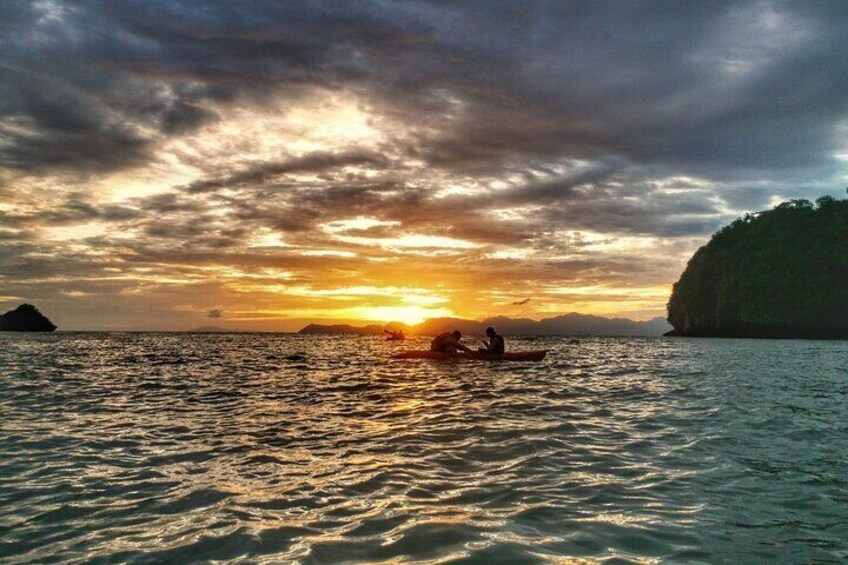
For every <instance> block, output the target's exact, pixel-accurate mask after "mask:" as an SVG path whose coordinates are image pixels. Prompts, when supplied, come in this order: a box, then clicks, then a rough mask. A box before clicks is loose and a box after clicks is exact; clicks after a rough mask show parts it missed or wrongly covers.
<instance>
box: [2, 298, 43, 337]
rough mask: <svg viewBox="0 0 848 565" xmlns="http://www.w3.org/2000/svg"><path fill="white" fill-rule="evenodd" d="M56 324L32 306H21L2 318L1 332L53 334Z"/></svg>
mask: <svg viewBox="0 0 848 565" xmlns="http://www.w3.org/2000/svg"><path fill="white" fill-rule="evenodd" d="M55 329H56V326H55V324H53V322H51V321H50V320H48V319H47V318H46V317H45V316H44V315H43V314H42V313H41V312H39V311H38V308H36V307H35V306H33V305H32V304H21V305H20V306H18V307H17V308H15V309H14V310H10V311H9V312H6V313H5V314H3V315H2V316H0V332H52V331H53V330H55Z"/></svg>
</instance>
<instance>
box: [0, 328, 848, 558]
mask: <svg viewBox="0 0 848 565" xmlns="http://www.w3.org/2000/svg"><path fill="white" fill-rule="evenodd" d="M425 344H426V341H425V340H423V339H421V340H411V341H407V342H405V343H398V342H386V341H384V340H383V339H382V338H370V337H364V338H362V337H334V336H317V337H316V336H299V335H290V334H180V333H55V334H38V335H36V334H29V335H24V334H0V561H2V562H3V563H6V564H14V563H206V562H232V563H399V562H404V563H406V562H415V563H465V562H468V563H551V562H553V563H571V562H577V563H596V562H602V563H655V562H659V563H778V562H779V563H844V562H845V561H846V560H848V342H836V341H834V342H825V341H764V340H717V339H716V340H713V339H682V338H576V339H573V338H535V339H534V338H525V339H518V338H512V339H508V340H507V347H508V348H510V349H542V348H546V349H550V350H551V351H550V353H549V355H548V357H547V358H546V359H545V360H544V361H543V362H539V363H486V362H475V361H459V360H453V361H432V360H405V361H392V360H389V356H390V355H391V354H392V353H393V352H398V351H401V350H403V349H407V348H422V347H425Z"/></svg>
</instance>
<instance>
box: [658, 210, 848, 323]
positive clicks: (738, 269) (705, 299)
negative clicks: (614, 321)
mask: <svg viewBox="0 0 848 565" xmlns="http://www.w3.org/2000/svg"><path fill="white" fill-rule="evenodd" d="M668 321H669V322H670V323H671V325H672V326H674V329H673V330H672V331H671V332H669V335H678V336H693V337H758V338H801V339H804V338H808V339H848V200H836V199H834V198H831V197H824V198H820V199H818V200H817V201H816V203H815V204H813V203H811V202H809V201H807V200H791V201H789V202H784V203H783V204H780V205H779V206H777V207H776V208H774V209H772V210H769V211H765V212H759V213H756V214H747V215H745V216H744V217H742V218H740V219H738V220H736V221H735V222H733V223H732V224H730V225H729V226H726V227H724V228H722V229H721V230H719V231H718V232H717V233H716V234H715V235H713V237H712V239H711V240H710V242H709V243H707V245H705V246H703V247H701V248H700V249H698V251H697V252H696V253H695V254H694V255H693V256H692V258H691V259H690V260H689V264H688V265H687V267H686V270H685V271H684V272H683V274H682V275H681V277H680V280H679V281H677V283H675V285H674V288H673V291H672V295H671V298H670V300H669V303H668Z"/></svg>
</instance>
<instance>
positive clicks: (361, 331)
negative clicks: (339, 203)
mask: <svg viewBox="0 0 848 565" xmlns="http://www.w3.org/2000/svg"><path fill="white" fill-rule="evenodd" d="M488 326H492V327H494V328H495V329H496V330H497V331H498V332H500V333H502V334H504V335H576V336H590V335H591V336H659V335H662V334H664V333H665V332H667V331H669V330H670V329H671V325H670V324H669V323H668V322H667V321H666V320H665V319H664V318H659V317H657V318H653V319H651V320H648V321H645V322H637V321H635V320H628V319H627V318H604V317H601V316H591V315H586V314H577V313H571V314H564V315H562V316H555V317H553V318H546V319H544V320H538V321H537V320H531V319H530V318H507V317H504V316H498V317H495V318H488V319H486V320H483V321H482V322H479V321H476V320H463V319H461V318H433V319H430V320H426V321H424V322H421V323H420V324H416V325H414V326H407V325H404V324H400V323H397V322H392V323H390V324H386V325H384V326H381V325H378V324H372V325H368V326H351V325H348V324H336V325H322V324H309V325H308V326H306V327H305V328H303V329H301V330H300V332H298V333H302V334H355V335H378V334H382V333H383V331H384V330H397V329H402V330H403V331H404V332H406V333H408V334H418V335H436V334H439V333H442V332H448V331H453V330H459V331H461V332H462V333H464V334H470V335H473V334H483V332H484V331H485V330H486V328H487V327H488Z"/></svg>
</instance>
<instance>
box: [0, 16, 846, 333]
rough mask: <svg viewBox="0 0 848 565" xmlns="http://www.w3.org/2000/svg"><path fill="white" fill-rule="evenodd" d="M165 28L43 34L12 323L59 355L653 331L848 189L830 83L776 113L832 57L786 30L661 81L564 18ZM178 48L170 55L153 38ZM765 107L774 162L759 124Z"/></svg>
mask: <svg viewBox="0 0 848 565" xmlns="http://www.w3.org/2000/svg"><path fill="white" fill-rule="evenodd" d="M244 9H245V10H246V11H250V9H249V8H246V7H245V8H244ZM348 9H349V10H350V13H346V12H345V11H346V10H348ZM162 10H163V12H162V13H159V14H154V11H149V12H148V11H146V10H145V9H142V8H139V9H138V10H112V11H108V16H107V15H104V14H101V13H99V12H98V9H97V8H95V7H94V6H88V5H70V4H68V5H65V4H63V3H61V2H38V3H33V4H32V5H31V6H30V7H29V8H27V10H23V12H26V13H23V12H22V15H21V16H20V17H21V18H23V19H22V20H21V21H22V22H23V21H25V22H28V23H27V24H26V26H24V27H25V28H26V29H27V32H26V33H23V32H22V33H21V34H20V35H14V36H9V39H8V41H7V42H6V43H5V49H7V50H9V52H10V54H11V55H12V57H11V59H10V60H12V61H16V62H15V64H14V65H12V66H11V67H9V68H8V69H7V70H8V73H9V74H8V80H5V81H4V85H5V86H4V89H5V90H4V92H7V94H8V96H5V97H4V99H8V100H9V104H8V106H7V108H6V110H5V113H4V114H3V115H2V116H0V152H2V153H3V159H2V160H1V161H0V238H2V241H3V247H2V251H0V266H2V270H0V295H2V296H3V298H2V299H0V302H2V304H0V306H11V305H13V304H15V303H18V302H21V301H32V302H35V303H38V304H39V305H41V306H42V307H43V308H46V309H47V310H49V311H50V312H51V314H52V316H53V317H54V318H55V319H56V321H57V322H58V323H59V325H60V327H62V328H63V329H82V328H91V329H109V328H123V329H185V328H190V327H194V326H199V325H204V324H207V323H208V322H209V320H208V319H207V318H208V313H209V312H213V311H214V312H216V313H220V314H221V316H220V318H215V320H214V323H216V324H221V325H224V326H226V327H232V328H238V329H262V330H276V329H280V330H291V329H297V327H298V326H299V325H301V324H302V323H303V322H304V321H305V320H336V321H351V320H352V321H393V320H394V321H401V322H407V323H413V322H417V321H421V320H422V319H424V318H426V317H433V316H458V317H465V318H474V319H481V318H484V317H487V316H496V315H506V316H517V317H529V318H536V319H538V318H541V317H545V316H552V315H556V314H561V313H567V312H571V311H579V312H581V313H585V314H599V315H605V316H625V317H630V318H634V319H640V320H643V319H648V318H651V317H654V316H663V315H664V314H665V304H666V301H667V300H668V295H669V292H670V288H671V285H672V283H673V282H674V281H675V280H676V277H677V276H679V274H680V272H681V271H682V269H683V268H684V266H685V263H686V261H687V259H688V258H689V257H690V256H691V254H692V252H693V251H694V250H695V249H697V248H698V247H699V246H700V245H703V244H704V243H705V242H706V241H707V240H708V239H709V236H710V234H711V233H712V232H713V231H714V230H715V229H717V228H718V227H719V226H721V225H723V224H725V223H727V222H729V221H731V220H732V219H734V218H735V217H738V216H739V215H741V214H743V213H745V212H747V211H751V210H756V209H761V208H763V207H766V206H768V205H769V204H770V203H774V202H779V201H783V200H785V199H787V198H798V197H812V198H815V197H817V196H820V195H821V194H822V193H826V192H828V191H831V192H832V191H833V188H834V187H838V186H844V184H845V183H846V182H848V175H846V169H845V159H844V155H845V154H846V144H845V125H844V124H845V123H846V121H845V118H844V116H843V115H842V113H840V112H842V111H841V110H839V111H837V109H838V108H841V106H839V104H836V103H834V104H831V103H827V104H824V103H819V104H818V106H816V107H822V108H833V109H834V110H833V113H834V115H833V116H828V117H827V118H824V117H822V116H824V114H822V115H821V116H820V115H819V114H811V113H810V112H807V111H806V110H805V109H806V108H809V107H813V106H815V104H816V100H818V99H819V98H820V99H821V100H822V101H827V100H835V99H836V98H834V96H833V95H830V94H828V90H827V85H828V84H830V82H828V80H825V78H823V77H811V78H810V80H809V81H808V82H806V83H805V82H804V81H803V80H802V78H800V77H799V78H798V80H796V81H795V82H796V83H797V84H801V83H805V84H809V85H811V86H810V87H809V88H808V90H807V91H805V92H806V93H807V94H808V95H809V96H810V97H811V98H812V100H803V99H802V97H800V95H799V96H795V97H792V96H790V97H788V98H786V99H785V100H783V101H781V99H776V100H775V99H773V98H772V97H773V96H775V88H774V87H773V86H771V83H770V82H769V80H770V77H771V75H770V74H769V73H771V72H777V71H776V69H780V68H782V66H786V65H790V64H792V62H793V61H796V58H797V57H802V53H804V50H805V49H809V50H811V51H810V52H816V51H815V49H816V47H815V41H816V36H815V35H813V34H811V33H810V31H811V30H812V29H816V26H814V25H813V23H814V22H813V19H808V20H804V21H805V24H804V25H803V26H800V27H796V26H793V25H790V24H789V22H792V21H794V20H793V19H792V18H791V13H790V12H791V10H792V9H791V8H790V7H788V6H787V7H783V8H782V7H781V6H779V5H775V6H772V7H771V8H770V9H769V10H766V11H764V12H763V13H768V14H769V15H768V17H765V16H764V15H763V14H760V13H759V12H758V11H757V10H753V11H752V10H743V11H741V12H737V11H733V10H728V12H727V13H726V14H722V13H721V10H717V11H716V14H715V17H716V18H718V19H719V20H720V22H722V25H721V29H722V30H723V32H722V34H720V36H716V37H713V36H712V35H710V34H706V35H703V36H701V35H698V32H697V30H691V33H692V34H693V35H692V37H699V38H700V39H699V40H698V41H694V40H693V41H691V42H688V43H686V44H685V45H679V46H677V47H675V48H669V49H667V50H662V52H661V53H660V52H658V53H656V54H655V56H656V58H657V59H656V60H655V61H654V60H651V61H642V62H641V66H639V67H638V68H639V69H640V70H639V72H640V73H642V74H640V75H638V76H637V75H632V76H631V74H629V73H631V72H634V73H635V72H636V71H635V70H634V66H633V64H632V61H630V58H629V57H630V56H631V53H632V52H633V51H632V47H633V46H632V45H630V44H629V43H628V42H627V41H623V40H621V38H618V37H615V36H611V37H607V38H606V39H605V40H604V43H603V49H593V48H591V46H587V45H584V44H583V43H581V42H586V41H589V42H591V41H595V40H594V39H592V40H589V39H587V38H586V37H585V36H584V35H583V34H581V33H579V30H580V29H582V28H581V27H580V24H579V21H578V20H579V18H577V19H575V18H576V16H574V14H571V12H570V11H569V9H568V8H566V7H565V6H561V7H554V6H550V7H548V8H546V10H547V11H549V12H551V13H550V14H547V15H544V16H543V15H541V12H540V13H539V14H537V15H536V16H531V15H529V14H531V12H532V11H527V13H526V14H524V13H523V12H522V15H521V17H520V18H519V19H518V20H515V19H514V18H513V17H511V16H510V17H504V18H502V17H501V15H498V13H497V11H496V10H492V11H491V13H488V12H487V11H483V12H473V11H471V12H469V11H466V10H464V9H463V8H462V7H461V6H459V5H457V6H449V7H448V6H444V7H441V8H440V10H441V11H439V10H433V11H431V10H429V9H424V8H423V7H421V6H418V7H417V5H416V4H403V5H396V6H392V7H391V8H389V7H385V10H387V11H388V12H390V13H391V17H389V16H388V15H387V14H380V13H379V11H377V13H371V12H370V11H369V10H368V9H366V8H363V7H359V8H357V7H354V6H351V7H349V8H342V7H339V10H340V12H345V13H344V14H342V13H340V14H337V15H336V16H338V17H336V16H333V17H330V18H329V19H328V21H327V22H324V23H323V24H322V25H321V26H318V27H312V23H310V22H312V20H311V19H310V18H306V19H305V20H303V21H301V20H299V19H298V18H299V17H300V16H297V15H292V16H291V17H292V18H293V19H291V20H289V19H288V18H285V19H283V20H280V21H277V20H274V19H273V18H266V17H261V18H253V17H244V18H231V17H230V15H228V14H227V13H226V11H220V10H218V9H217V8H215V9H213V8H210V9H209V10H208V11H202V9H201V8H200V7H192V6H189V5H185V6H183V7H182V8H180V9H177V8H173V9H170V8H166V7H162ZM328 10H329V8H328ZM330 11H331V12H332V10H330ZM95 12H96V13H95ZM201 12H202V13H203V15H202V17H201V16H200V13H201ZM484 12H485V13H484ZM437 13H438V14H440V15H437ZM532 13H535V12H532ZM327 15H329V14H327ZM634 17H635V16H634ZM99 18H106V19H108V21H109V23H108V25H106V26H105V27H103V26H102V25H101V24H95V23H92V22H99V21H100V19H99ZM481 18H482V20H481ZM487 18H490V19H491V21H489V19H487ZM551 18H552V19H551ZM519 20H520V21H521V22H522V23H521V25H520V26H519V27H517V28H513V25H516V24H515V21H519ZM549 20H550V21H556V22H558V23H557V24H556V25H547V24H545V23H544V22H548V21H549ZM697 20H698V18H696V19H694V20H692V21H697ZM161 21H167V22H169V24H168V25H169V26H173V28H172V31H173V33H171V32H168V33H165V32H162V33H159V32H157V31H155V30H156V29H157V25H158V23H157V24H156V25H154V24H152V23H151V24H148V23H145V22H161ZM198 21H203V22H204V23H203V25H202V26H201V27H202V30H201V29H196V26H197V25H198V24H197V22H198ZM687 21H689V20H688V19H687ZM250 22H252V23H250ZM298 22H300V23H298ZM353 22H358V23H356V24H354V23H353ZM446 22H451V24H450V25H449V26H446ZM481 22H482V23H481ZM731 24H732V25H731ZM104 25H105V24H104ZM300 25H302V26H305V28H306V29H309V30H310V31H309V33H307V34H306V35H304V32H303V30H302V29H301V28H300V27H298V26H300ZM480 25H483V27H484V28H485V29H487V30H489V31H490V32H491V34H492V35H489V34H488V33H489V32H487V33H486V34H480V33H479V26H480ZM817 25H818V24H817ZM92 26H95V27H92ZM239 26H245V28H244V29H239ZM574 26H576V27H574ZM95 29H96V30H97V31H96V32H95V31H92V30H95ZM169 29H170V28H169ZM510 30H511V31H510ZM521 30H526V31H527V33H526V34H525V32H524V31H521ZM752 30H753V31H754V32H756V33H755V34H754V35H752V34H751V32H752ZM778 32H779V33H780V40H779V41H777V40H776V39H775V38H774V37H773V35H772V34H776V33H778ZM101 33H102V35H99V34H101ZM681 33H682V32H681ZM97 37H100V40H96V38H97ZM178 37H179V38H182V39H180V40H177V39H175V38H178ZM306 37H309V38H310V39H309V40H307V39H306ZM675 37H676V36H675ZM633 40H634V41H637V38H634V39H633ZM98 41H99V42H98ZM645 41H648V40H647V39H645ZM651 41H652V40H651ZM183 42H185V43H183ZM637 42H638V41H637ZM507 44H508V45H511V47H510V48H504V47H503V46H504V45H507ZM224 46H226V47H224ZM790 47H791V48H790ZM154 53H155V55H154ZM577 53H580V54H581V55H580V57H578V56H577V55H576V54H577ZM599 68H604V69H605V71H604V72H603V73H599V72H597V69H599ZM792 68H795V67H792ZM799 68H800V67H799ZM695 77H697V78H695ZM834 80H836V79H834ZM836 82H838V81H836ZM695 83H697V84H695ZM680 84H688V85H690V88H689V89H684V90H681V89H680V86H679V85H680ZM779 84H783V83H782V82H781V83H779ZM840 84H841V83H840ZM696 87H698V88H696ZM816 89H820V92H819V90H816ZM843 90H844V89H843ZM761 91H762V92H769V97H768V100H769V102H768V104H766V105H764V106H763V107H762V108H761V109H760V110H758V111H759V112H762V113H766V114H767V113H769V112H777V113H778V114H777V117H776V118H775V120H778V119H779V120H780V123H781V124H784V125H783V126H782V128H781V133H780V135H779V136H776V135H775V133H774V131H773V129H772V128H771V127H769V126H765V125H763V124H768V123H774V120H772V121H769V120H768V119H758V120H751V121H739V120H738V119H737V117H738V112H739V111H740V110H739V109H740V108H753V107H759V106H758V104H759V102H758V98H757V93H758V92H761ZM781 92H782V91H781ZM839 92H841V91H839ZM756 115H758V116H760V115H761V114H756ZM793 136H795V137H793ZM778 138H779V140H778ZM728 140H733V143H734V144H735V145H734V146H733V149H732V150H728V149H727V145H726V144H727V143H728ZM787 167H794V168H792V169H791V170H790V169H788V168H787ZM764 171H771V172H764ZM365 289H372V290H373V292H370V291H369V292H365V291H364V290H365ZM259 320H261V323H260V322H259Z"/></svg>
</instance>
